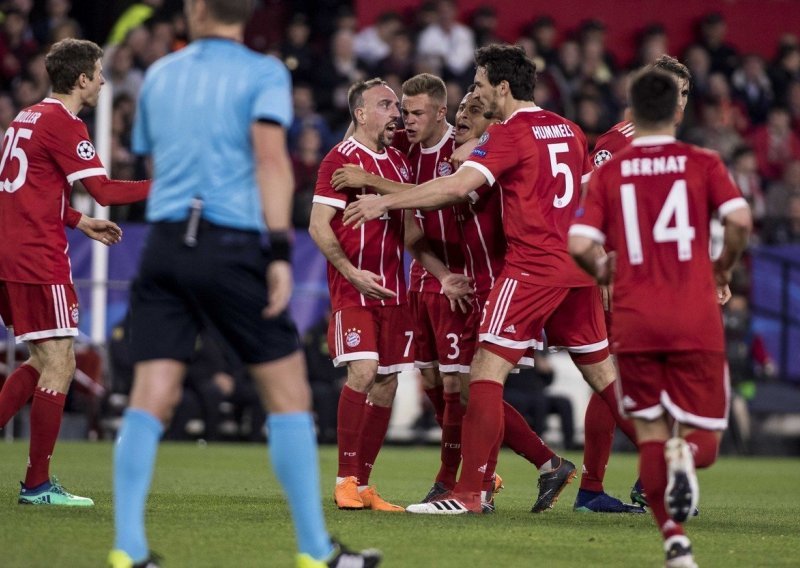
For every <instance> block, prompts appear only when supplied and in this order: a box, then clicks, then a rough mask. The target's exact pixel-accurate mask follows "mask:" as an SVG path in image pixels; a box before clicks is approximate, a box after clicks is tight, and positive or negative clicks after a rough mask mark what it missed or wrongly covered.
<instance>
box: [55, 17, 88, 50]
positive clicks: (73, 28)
mask: <svg viewBox="0 0 800 568" xmlns="http://www.w3.org/2000/svg"><path fill="white" fill-rule="evenodd" d="M67 38H78V39H81V38H83V32H82V31H81V26H80V24H79V23H78V21H77V20H73V19H72V18H68V19H66V20H64V21H63V22H59V23H58V24H56V25H55V26H53V29H52V30H51V31H50V43H51V44H53V43H58V42H59V41H61V40H62V39H67Z"/></svg>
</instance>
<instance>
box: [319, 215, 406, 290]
mask: <svg viewBox="0 0 800 568" xmlns="http://www.w3.org/2000/svg"><path fill="white" fill-rule="evenodd" d="M335 216H336V209H335V208H333V207H331V206H330V205H325V204H323V203H314V204H313V205H312V206H311V221H310V222H309V225H308V233H309V234H310V235H311V238H312V239H313V240H314V242H315V243H316V245H317V247H318V248H319V250H320V251H321V252H322V254H323V255H324V256H325V258H326V259H328V262H330V263H331V264H332V265H333V267H334V268H335V269H336V270H338V271H339V273H340V274H341V275H342V276H344V277H345V278H346V279H347V281H348V282H350V284H352V285H353V286H354V287H355V288H356V289H357V290H358V291H359V292H360V293H362V294H364V296H366V297H367V298H371V299H373V300H387V299H389V298H394V297H395V296H396V295H397V294H395V293H394V292H392V291H391V290H389V289H388V288H385V287H383V286H381V284H380V282H381V277H380V276H378V275H377V274H375V273H373V272H370V271H369V270H359V269H358V268H356V267H355V266H354V265H353V263H352V262H350V259H349V258H347V255H346V254H344V250H342V245H341V244H339V240H338V239H337V238H336V234H335V233H334V232H333V229H332V228H331V221H332V220H333V218H334V217H335Z"/></svg>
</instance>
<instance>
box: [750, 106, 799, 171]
mask: <svg viewBox="0 0 800 568" xmlns="http://www.w3.org/2000/svg"><path fill="white" fill-rule="evenodd" d="M790 120H791V118H790V116H789V112H788V111H787V110H786V109H785V108H784V107H779V106H776V107H773V108H771V109H770V111H769V114H768V115H767V123H766V124H763V125H761V126H759V127H758V128H756V129H755V130H754V131H753V134H752V135H751V136H750V141H749V142H750V144H751V145H752V146H753V149H754V150H755V152H756V157H757V158H758V171H759V172H760V173H761V175H762V176H763V177H764V178H765V179H767V180H768V181H775V180H778V179H780V178H781V177H782V176H783V169H784V167H785V166H786V164H787V163H788V162H789V161H791V160H797V159H800V137H798V135H797V134H795V133H794V132H792V129H791V122H790Z"/></svg>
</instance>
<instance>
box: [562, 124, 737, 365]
mask: <svg viewBox="0 0 800 568" xmlns="http://www.w3.org/2000/svg"><path fill="white" fill-rule="evenodd" d="M746 206H747V202H746V201H745V200H744V198H742V194H741V192H740V191H739V190H738V189H737V188H736V186H735V185H734V184H733V182H732V181H731V179H730V176H729V175H728V171H727V169H726V168H725V165H724V164H723V163H722V160H720V158H719V156H718V155H717V154H716V153H715V152H711V151H708V150H703V149H701V148H698V147H696V146H692V145H689V144H683V143H681V142H676V141H675V139H674V138H673V137H671V136H647V137H642V138H638V139H636V140H634V141H633V143H632V145H631V146H630V147H629V148H626V149H625V150H623V151H621V152H619V153H618V154H617V156H616V157H615V159H614V161H612V162H609V163H608V164H606V165H605V166H604V167H602V168H600V169H599V170H598V171H597V172H596V173H595V175H594V176H593V178H592V181H591V182H590V184H589V191H588V192H587V195H586V200H585V204H584V206H582V207H581V209H580V210H579V211H578V214H577V216H576V219H575V222H574V224H573V225H572V228H571V229H570V234H573V235H582V236H587V237H589V238H591V239H593V240H595V241H597V242H600V243H603V244H604V245H605V247H606V249H607V250H614V251H616V252H617V261H616V262H617V272H616V276H615V280H614V298H613V302H614V320H613V328H612V336H613V338H614V349H615V351H617V352H620V353H624V352H631V351H636V352H642V351H686V350H695V351H697V350H701V351H723V350H724V339H723V331H722V318H721V315H720V308H719V305H718V303H717V296H716V285H715V281H714V277H713V268H712V265H711V260H710V258H709V256H708V244H709V238H710V237H709V221H710V219H711V216H712V215H713V214H714V213H715V212H719V215H720V217H724V216H725V215H727V214H728V213H729V212H730V211H733V210H735V209H738V208H739V207H746Z"/></svg>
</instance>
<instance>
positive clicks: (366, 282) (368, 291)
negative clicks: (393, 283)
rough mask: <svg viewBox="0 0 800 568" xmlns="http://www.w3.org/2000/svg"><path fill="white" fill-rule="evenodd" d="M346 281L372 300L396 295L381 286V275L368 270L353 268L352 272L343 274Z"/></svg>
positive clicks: (387, 298) (385, 298)
mask: <svg viewBox="0 0 800 568" xmlns="http://www.w3.org/2000/svg"><path fill="white" fill-rule="evenodd" d="M344 276H345V278H347V280H348V282H350V284H352V285H353V286H355V287H356V289H357V290H358V291H359V292H361V293H362V294H364V296H366V297H367V298H370V299H372V300H389V299H391V298H394V297H395V296H397V294H395V293H394V292H392V291H391V290H389V289H388V288H385V287H383V286H381V284H380V282H381V277H380V276H378V275H377V274H375V273H374V272H370V271H369V270H359V269H358V268H355V267H354V268H353V270H352V272H350V273H349V274H345V275H344Z"/></svg>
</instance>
